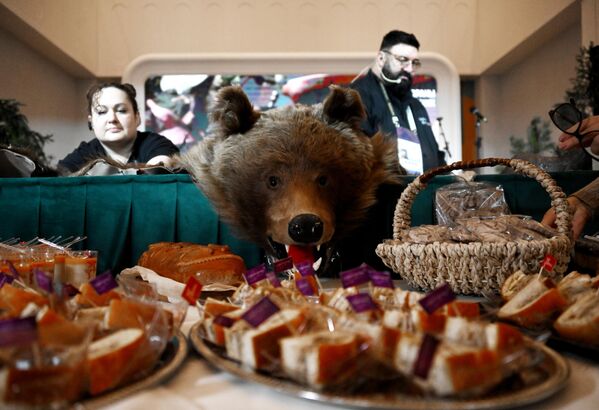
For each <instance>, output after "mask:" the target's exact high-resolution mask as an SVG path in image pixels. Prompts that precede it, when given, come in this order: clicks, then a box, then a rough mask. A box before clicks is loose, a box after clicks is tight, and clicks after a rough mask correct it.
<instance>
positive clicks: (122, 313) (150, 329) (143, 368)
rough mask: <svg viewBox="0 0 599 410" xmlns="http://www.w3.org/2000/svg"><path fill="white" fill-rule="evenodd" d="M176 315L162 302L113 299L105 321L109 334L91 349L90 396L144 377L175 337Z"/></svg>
mask: <svg viewBox="0 0 599 410" xmlns="http://www.w3.org/2000/svg"><path fill="white" fill-rule="evenodd" d="M174 326H175V321H174V317H173V314H172V313H171V312H169V311H167V310H165V309H164V308H163V306H162V305H161V304H160V302H156V301H148V300H139V299H137V298H134V297H130V296H127V297H123V298H122V299H112V300H111V301H110V304H109V306H108V309H107V311H106V314H105V316H104V319H103V328H104V329H106V330H107V334H106V335H105V336H103V337H101V338H99V339H97V340H94V342H92V344H91V345H90V348H89V353H88V367H89V372H90V392H91V393H92V394H98V393H101V392H103V391H106V390H109V389H112V388H115V387H117V386H120V385H122V384H124V383H127V382H129V381H131V380H133V379H134V378H139V377H143V376H144V375H145V374H147V373H148V372H149V371H150V370H151V369H152V368H153V367H154V365H155V363H156V362H157V360H158V358H159V357H160V355H161V354H162V352H163V351H164V349H165V348H166V344H167V342H168V340H169V338H170V337H171V335H172V334H173V327H174Z"/></svg>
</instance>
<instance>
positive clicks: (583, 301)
mask: <svg viewBox="0 0 599 410" xmlns="http://www.w3.org/2000/svg"><path fill="white" fill-rule="evenodd" d="M554 327H555V330H557V332H558V333H559V334H560V335H561V336H563V337H565V338H567V339H571V340H574V341H577V342H582V343H587V344H590V345H594V346H597V345H599V295H597V293H596V292H588V293H586V294H585V295H583V296H582V297H580V298H579V299H578V300H577V301H576V302H575V303H574V304H573V305H572V306H570V307H569V308H568V309H566V311H565V312H564V313H562V314H561V315H560V317H558V318H557V320H556V321H555V323H554Z"/></svg>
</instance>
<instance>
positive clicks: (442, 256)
mask: <svg viewBox="0 0 599 410" xmlns="http://www.w3.org/2000/svg"><path fill="white" fill-rule="evenodd" d="M494 165H506V166H509V167H511V168H512V169H514V170H515V171H516V172H517V173H519V174H522V175H526V176H528V177H531V178H535V179H536V180H537V181H538V182H539V183H540V184H541V185H542V186H543V188H545V189H546V190H547V192H548V193H549V196H550V198H551V206H553V207H554V209H555V210H556V215H557V216H556V225H557V232H558V233H557V234H556V235H555V236H553V237H551V238H547V239H542V240H532V241H517V242H516V241H510V242H473V243H443V242H434V243H432V244H415V243H398V242H397V241H389V240H386V241H384V242H383V243H381V244H379V245H378V246H377V249H376V253H377V255H378V256H379V257H380V258H381V259H382V260H383V262H384V263H385V264H386V265H387V266H389V267H390V268H391V269H393V271H395V272H397V273H399V275H400V276H401V277H402V278H403V279H406V280H407V281H408V283H409V284H410V285H411V286H414V287H417V288H421V289H424V290H428V289H434V288H436V287H437V286H439V285H440V284H442V283H444V282H447V283H448V284H449V285H450V286H451V287H452V289H453V290H454V292H457V293H462V294H475V295H485V294H489V293H497V292H498V291H499V289H500V287H501V284H502V283H503V281H504V280H505V279H506V278H507V277H508V276H509V275H511V274H512V273H514V272H515V271H517V270H522V271H523V272H525V273H529V274H532V273H537V272H538V271H539V267H540V263H541V261H542V259H543V258H544V256H545V255H546V254H547V253H551V254H552V255H553V256H554V257H555V258H556V260H557V263H556V265H555V267H554V269H553V272H552V273H551V274H550V275H551V276H552V277H553V278H555V279H559V278H561V277H562V275H563V273H564V272H565V270H566V268H567V265H568V262H569V261H570V250H571V248H572V241H571V239H570V236H569V235H570V228H571V220H570V219H571V216H570V210H569V206H568V201H566V196H565V194H564V193H563V192H562V190H561V188H560V187H559V186H557V184H556V183H555V181H554V180H553V179H552V178H551V176H550V175H549V174H547V173H546V172H545V171H543V170H541V169H540V168H538V167H537V166H535V165H533V164H531V163H530V162H528V161H524V160H518V159H511V160H510V159H503V158H488V159H482V160H476V161H471V162H456V163H453V164H451V165H447V166H443V167H439V168H435V169H432V170H430V171H428V172H426V173H424V174H422V175H420V176H419V177H418V178H416V179H415V180H414V181H413V182H412V183H411V184H410V185H408V186H407V187H406V189H405V190H404V192H403V193H402V195H401V197H400V198H399V200H398V201H397V206H396V208H395V215H394V218H393V238H394V239H395V240H396V239H398V238H399V235H400V233H401V232H402V231H403V230H405V229H409V228H410V222H411V210H412V203H413V202H414V198H415V197H416V195H417V194H418V192H420V191H422V190H423V189H424V188H425V187H426V184H427V182H428V181H429V180H430V179H431V178H433V177H434V176H435V175H438V174H442V173H446V172H449V171H452V170H456V169H471V168H479V167H486V166H494Z"/></svg>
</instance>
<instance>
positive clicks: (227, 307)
mask: <svg viewBox="0 0 599 410" xmlns="http://www.w3.org/2000/svg"><path fill="white" fill-rule="evenodd" d="M237 309H239V306H236V305H233V304H231V303H228V302H224V301H222V300H217V299H214V298H210V297H209V298H207V299H206V302H205V303H204V314H206V315H210V316H214V317H216V316H219V315H222V314H224V313H227V312H232V311H234V310H237Z"/></svg>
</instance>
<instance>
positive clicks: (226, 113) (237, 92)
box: [210, 86, 260, 136]
mask: <svg viewBox="0 0 599 410" xmlns="http://www.w3.org/2000/svg"><path fill="white" fill-rule="evenodd" d="M210 116H211V117H210V119H211V121H212V122H213V123H216V124H218V125H219V126H220V128H221V129H222V130H223V132H224V134H225V136H229V135H232V134H243V133H244V132H246V131H248V130H250V129H251V128H252V127H253V126H254V124H255V123H256V121H258V118H260V113H259V112H257V111H254V107H253V106H252V103H251V102H250V100H249V99H248V97H247V96H246V95H245V93H244V92H243V90H242V89H241V87H235V86H228V87H223V88H221V89H220V91H219V92H218V93H217V94H216V96H215V98H214V104H213V105H212V110H211V113H210Z"/></svg>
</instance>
